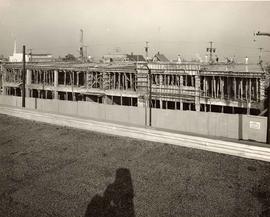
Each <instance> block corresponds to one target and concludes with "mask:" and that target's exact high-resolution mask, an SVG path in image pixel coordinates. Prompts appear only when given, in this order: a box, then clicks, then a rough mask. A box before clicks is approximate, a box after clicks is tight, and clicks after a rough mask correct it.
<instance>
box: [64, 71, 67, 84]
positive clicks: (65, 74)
mask: <svg viewBox="0 0 270 217" xmlns="http://www.w3.org/2000/svg"><path fill="white" fill-rule="evenodd" d="M66 80H67V72H66V71H64V85H65V86H66Z"/></svg>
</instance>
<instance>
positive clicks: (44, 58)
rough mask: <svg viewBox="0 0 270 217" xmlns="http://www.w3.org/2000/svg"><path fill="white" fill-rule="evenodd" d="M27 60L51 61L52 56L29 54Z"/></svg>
mask: <svg viewBox="0 0 270 217" xmlns="http://www.w3.org/2000/svg"><path fill="white" fill-rule="evenodd" d="M28 56H29V61H31V62H51V61H53V56H52V55H51V54H29V55H28Z"/></svg>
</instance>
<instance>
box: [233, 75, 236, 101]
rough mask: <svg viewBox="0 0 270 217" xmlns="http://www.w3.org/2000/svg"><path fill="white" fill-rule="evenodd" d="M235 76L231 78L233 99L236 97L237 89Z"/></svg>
mask: <svg viewBox="0 0 270 217" xmlns="http://www.w3.org/2000/svg"><path fill="white" fill-rule="evenodd" d="M236 90H237V89H236V78H235V77H234V78H233V94H234V99H235V100H236V98H237V91H236Z"/></svg>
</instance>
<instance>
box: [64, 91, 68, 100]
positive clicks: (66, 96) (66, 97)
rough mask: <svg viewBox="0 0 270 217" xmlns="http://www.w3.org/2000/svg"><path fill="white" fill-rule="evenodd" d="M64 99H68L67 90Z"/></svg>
mask: <svg viewBox="0 0 270 217" xmlns="http://www.w3.org/2000/svg"><path fill="white" fill-rule="evenodd" d="M64 98H65V100H68V92H66V93H65V97H64Z"/></svg>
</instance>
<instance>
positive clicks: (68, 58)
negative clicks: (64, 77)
mask: <svg viewBox="0 0 270 217" xmlns="http://www.w3.org/2000/svg"><path fill="white" fill-rule="evenodd" d="M63 60H64V61H76V60H77V59H76V57H75V56H74V55H73V54H70V53H69V54H67V55H66V56H65V57H64V58H63Z"/></svg>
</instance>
